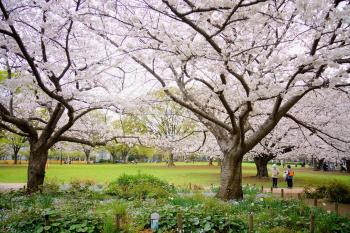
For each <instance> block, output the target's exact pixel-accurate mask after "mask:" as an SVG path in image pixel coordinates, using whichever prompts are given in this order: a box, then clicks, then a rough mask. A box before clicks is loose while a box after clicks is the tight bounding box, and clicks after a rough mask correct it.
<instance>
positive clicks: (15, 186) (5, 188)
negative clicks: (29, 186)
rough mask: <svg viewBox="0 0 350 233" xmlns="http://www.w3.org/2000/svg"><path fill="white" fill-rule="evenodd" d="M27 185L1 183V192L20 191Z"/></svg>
mask: <svg viewBox="0 0 350 233" xmlns="http://www.w3.org/2000/svg"><path fill="white" fill-rule="evenodd" d="M25 185H26V183H0V192H6V191H10V190H18V189H21V188H23V186H25Z"/></svg>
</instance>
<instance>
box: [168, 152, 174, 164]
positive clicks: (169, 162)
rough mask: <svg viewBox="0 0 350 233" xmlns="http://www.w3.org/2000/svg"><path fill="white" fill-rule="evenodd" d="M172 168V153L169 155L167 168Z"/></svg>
mask: <svg viewBox="0 0 350 233" xmlns="http://www.w3.org/2000/svg"><path fill="white" fill-rule="evenodd" d="M173 166H175V163H174V154H173V153H169V161H168V167H173Z"/></svg>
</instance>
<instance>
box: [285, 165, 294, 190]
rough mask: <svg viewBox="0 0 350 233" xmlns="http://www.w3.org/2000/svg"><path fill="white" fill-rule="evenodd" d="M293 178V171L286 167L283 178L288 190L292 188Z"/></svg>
mask: <svg viewBox="0 0 350 233" xmlns="http://www.w3.org/2000/svg"><path fill="white" fill-rule="evenodd" d="M293 177H294V171H293V170H292V169H291V167H290V165H288V166H287V170H286V171H285V178H286V181H287V185H288V188H289V189H291V188H293Z"/></svg>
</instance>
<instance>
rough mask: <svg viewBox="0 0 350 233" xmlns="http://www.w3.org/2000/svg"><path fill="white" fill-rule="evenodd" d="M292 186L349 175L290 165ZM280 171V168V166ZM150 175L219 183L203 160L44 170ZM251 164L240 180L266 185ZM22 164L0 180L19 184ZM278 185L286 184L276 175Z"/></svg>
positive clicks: (60, 175) (3, 168)
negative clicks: (169, 164)
mask: <svg viewBox="0 0 350 233" xmlns="http://www.w3.org/2000/svg"><path fill="white" fill-rule="evenodd" d="M294 169H295V179H294V186H295V187H302V186H305V185H307V184H322V183H326V182H328V181H330V180H333V179H337V180H340V181H343V182H346V183H350V174H345V173H338V172H315V171H312V170H311V169H309V168H294ZM280 171H281V173H282V171H283V169H282V168H280ZM139 172H140V173H147V174H153V175H155V176H157V177H160V178H162V179H165V180H167V181H169V182H170V183H174V184H176V185H181V186H182V185H188V184H189V183H191V184H197V185H202V186H209V185H210V184H214V185H217V184H219V174H220V169H219V168H218V167H217V166H211V167H209V166H208V165H207V163H195V164H192V163H177V166H176V167H170V168H169V167H167V166H165V165H164V163H161V164H149V163H143V164H94V165H92V164H90V165H85V164H69V165H68V164H66V165H59V164H50V165H49V168H48V169H47V172H46V177H47V178H49V179H50V178H56V179H58V180H60V181H64V182H69V181H70V180H72V179H75V178H79V179H92V180H95V181H96V182H98V183H106V182H109V181H111V180H114V179H116V178H117V177H118V176H119V175H121V174H123V173H126V174H136V173H139ZM255 174H256V170H255V165H254V164H251V163H245V164H244V165H243V183H250V184H256V185H264V186H265V187H269V186H270V183H271V182H270V179H257V178H255V177H254V175H255ZM26 177H27V166H26V165H0V182H3V183H21V182H26ZM279 186H280V187H286V184H285V182H283V181H282V174H281V178H280V183H279Z"/></svg>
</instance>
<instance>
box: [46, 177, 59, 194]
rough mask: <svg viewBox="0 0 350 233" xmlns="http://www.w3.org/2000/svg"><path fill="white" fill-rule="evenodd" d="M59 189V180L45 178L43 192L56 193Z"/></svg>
mask: <svg viewBox="0 0 350 233" xmlns="http://www.w3.org/2000/svg"><path fill="white" fill-rule="evenodd" d="M59 189H60V182H59V181H58V180H57V179H45V183H44V186H43V191H44V192H45V193H58V192H59Z"/></svg>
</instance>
